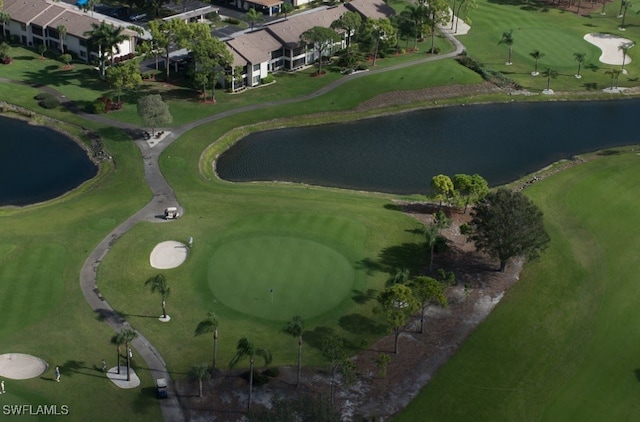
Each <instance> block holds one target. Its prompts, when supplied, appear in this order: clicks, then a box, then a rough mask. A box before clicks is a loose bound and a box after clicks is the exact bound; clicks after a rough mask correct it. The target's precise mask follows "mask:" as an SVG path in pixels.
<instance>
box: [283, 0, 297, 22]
mask: <svg viewBox="0 0 640 422" xmlns="http://www.w3.org/2000/svg"><path fill="white" fill-rule="evenodd" d="M293 10H294V7H293V5H292V4H291V3H290V2H288V1H285V2H284V3H282V5H281V6H280V13H282V14H283V15H284V20H287V15H288V14H289V13H291V12H293Z"/></svg>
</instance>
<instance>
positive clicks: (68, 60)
mask: <svg viewBox="0 0 640 422" xmlns="http://www.w3.org/2000/svg"><path fill="white" fill-rule="evenodd" d="M60 60H62V62H63V63H64V64H65V66H66V67H70V66H71V60H72V57H71V54H61V55H60Z"/></svg>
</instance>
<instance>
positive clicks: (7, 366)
mask: <svg viewBox="0 0 640 422" xmlns="http://www.w3.org/2000/svg"><path fill="white" fill-rule="evenodd" d="M48 367H49V365H48V364H47V362H45V361H44V360H42V359H40V358H38V357H35V356H32V355H27V354H25V353H5V354H2V355H0V377H2V378H9V379H12V380H26V379H30V378H36V377H39V376H40V375H42V374H43V373H44V372H45V371H46V370H47V368H48Z"/></svg>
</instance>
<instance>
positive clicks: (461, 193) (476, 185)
mask: <svg viewBox="0 0 640 422" xmlns="http://www.w3.org/2000/svg"><path fill="white" fill-rule="evenodd" d="M431 188H432V189H433V191H434V195H433V198H434V199H435V200H437V201H438V202H440V205H441V206H442V205H443V204H447V205H454V206H456V207H458V208H462V207H464V213H466V212H467V208H468V206H469V204H472V203H475V202H477V201H479V200H481V199H482V198H484V197H485V195H487V193H489V184H488V183H487V181H486V180H485V179H484V178H483V177H482V176H480V175H479V174H473V175H468V174H456V175H454V176H453V179H452V178H451V177H449V176H447V175H444V174H438V175H436V176H433V177H432V178H431Z"/></svg>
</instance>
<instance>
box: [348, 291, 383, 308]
mask: <svg viewBox="0 0 640 422" xmlns="http://www.w3.org/2000/svg"><path fill="white" fill-rule="evenodd" d="M352 292H353V297H352V299H353V301H354V302H356V303H358V304H360V305H364V304H365V303H367V302H369V301H370V300H372V299H375V298H376V295H377V294H378V291H377V290H376V289H367V290H366V291H364V290H357V289H353V290H352Z"/></svg>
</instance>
